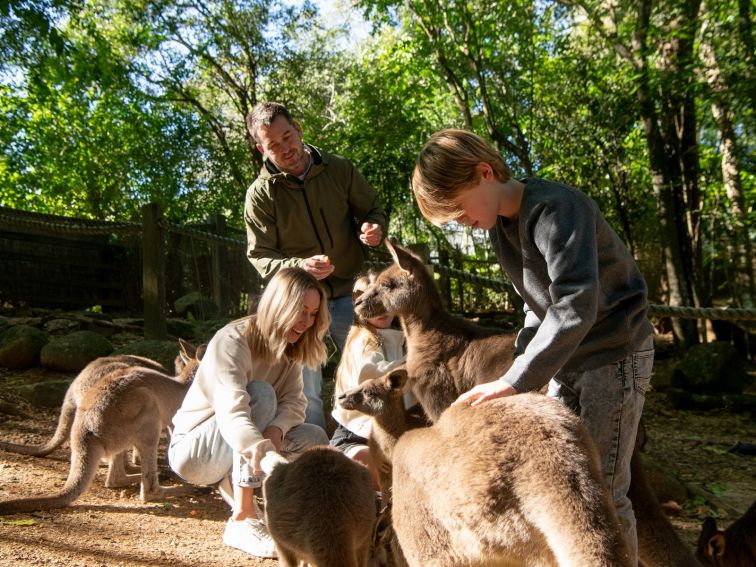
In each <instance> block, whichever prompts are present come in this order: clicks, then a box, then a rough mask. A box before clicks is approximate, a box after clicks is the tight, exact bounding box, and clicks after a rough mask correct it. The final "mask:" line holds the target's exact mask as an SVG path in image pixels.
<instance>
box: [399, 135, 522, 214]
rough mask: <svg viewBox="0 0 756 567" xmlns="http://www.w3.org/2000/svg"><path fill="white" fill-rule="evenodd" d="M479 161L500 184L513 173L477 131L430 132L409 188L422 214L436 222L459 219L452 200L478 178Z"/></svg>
mask: <svg viewBox="0 0 756 567" xmlns="http://www.w3.org/2000/svg"><path fill="white" fill-rule="evenodd" d="M481 162H484V163H487V164H488V165H490V166H491V168H492V169H493V171H494V173H495V174H496V177H497V179H498V180H499V181H501V182H502V183H506V182H507V181H509V179H510V177H511V176H512V173H511V171H510V170H509V168H508V167H507V165H506V164H505V163H504V160H503V159H502V158H501V156H500V155H499V153H498V152H497V151H496V150H495V149H494V148H493V146H491V144H489V143H488V142H487V141H486V140H484V139H483V138H481V137H480V136H478V135H477V134H474V133H472V132H470V131H469V130H459V129H455V128H449V129H446V130H441V131H439V132H436V133H435V134H433V135H432V136H431V137H430V139H429V140H428V141H427V142H426V143H425V146H424V147H423V149H422V150H421V151H420V155H419V156H418V157H417V162H416V163H415V170H414V171H413V172H412V191H413V192H414V193H415V199H417V205H418V206H419V207H420V212H422V213H423V216H424V217H425V218H427V219H428V220H429V221H431V222H432V223H433V224H436V225H441V224H443V223H445V222H449V221H450V220H454V219H456V218H458V217H459V215H460V214H461V213H462V211H461V210H460V209H459V206H458V205H457V204H456V203H455V202H454V200H455V199H456V198H457V196H458V195H459V194H460V193H461V192H462V191H463V190H465V189H467V188H469V187H470V186H471V185H474V184H475V183H477V182H479V181H480V180H479V179H478V173H477V170H476V166H477V165H478V164H479V163H481Z"/></svg>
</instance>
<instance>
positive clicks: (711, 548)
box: [704, 532, 727, 558]
mask: <svg viewBox="0 0 756 567" xmlns="http://www.w3.org/2000/svg"><path fill="white" fill-rule="evenodd" d="M726 543H727V542H726V540H725V536H724V534H723V533H722V532H718V533H716V534H715V535H713V536H712V537H711V538H709V541H708V542H707V543H706V549H705V550H704V554H705V555H706V557H711V558H715V557H722V556H723V555H724V553H725V546H726Z"/></svg>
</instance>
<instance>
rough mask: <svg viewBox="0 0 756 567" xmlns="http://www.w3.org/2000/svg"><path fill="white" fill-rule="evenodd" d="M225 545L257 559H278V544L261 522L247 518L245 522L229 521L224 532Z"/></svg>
mask: <svg viewBox="0 0 756 567" xmlns="http://www.w3.org/2000/svg"><path fill="white" fill-rule="evenodd" d="M223 543H225V544H226V545H228V546H229V547H235V548H236V549H241V550H242V551H244V552H245V553H249V554H250V555H254V556H255V557H265V558H271V559H276V558H277V557H278V554H277V553H276V544H275V543H273V538H272V537H270V534H269V533H268V528H266V527H265V524H263V523H262V522H261V521H260V520H257V519H252V518H247V519H245V520H232V519H229V520H228V522H227V523H226V530H225V531H224V532H223Z"/></svg>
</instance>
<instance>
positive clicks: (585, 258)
mask: <svg viewBox="0 0 756 567" xmlns="http://www.w3.org/2000/svg"><path fill="white" fill-rule="evenodd" d="M599 214H600V213H599V212H598V210H597V209H593V208H589V207H587V206H585V205H584V204H583V203H581V202H579V201H577V200H562V201H560V203H559V208H558V210H557V208H556V207H552V208H549V207H546V206H544V207H542V208H541V209H539V210H538V211H537V212H536V213H535V217H534V218H533V219H530V222H531V223H532V225H531V230H530V234H532V235H533V237H534V238H533V243H532V244H535V246H536V248H537V249H538V251H539V252H540V254H541V255H542V256H543V258H544V260H545V265H546V270H547V272H548V278H549V281H550V282H551V285H550V286H549V288H548V293H549V295H550V296H551V305H550V306H549V308H548V309H547V310H546V314H545V316H544V318H543V321H542V322H541V324H540V325H539V326H538V329H537V330H536V332H535V333H534V334H533V337H532V339H531V340H530V342H529V343H528V345H527V347H526V348H525V350H524V352H523V353H522V354H521V355H520V356H518V357H517V358H515V361H514V363H513V364H512V366H511V367H510V369H509V370H508V371H507V373H506V374H505V375H504V376H503V377H502V378H503V379H504V380H505V381H506V382H508V383H509V384H511V386H512V387H514V389H515V390H517V391H518V392H525V391H530V390H537V389H539V388H540V387H542V386H543V385H544V384H546V383H547V382H548V381H549V380H550V379H551V378H552V377H553V376H554V375H555V374H556V373H557V372H558V371H559V370H560V369H561V368H562V367H563V366H564V365H565V364H566V363H567V361H568V360H569V359H570V357H571V356H572V354H573V353H574V351H575V349H576V348H577V347H578V345H579V344H580V343H581V342H582V340H583V339H584V338H585V336H586V334H587V333H588V331H589V330H590V329H591V327H592V326H593V324H594V322H595V320H596V314H597V310H598V294H599V293H600V289H599V277H598V249H597V241H596V216H597V215H599Z"/></svg>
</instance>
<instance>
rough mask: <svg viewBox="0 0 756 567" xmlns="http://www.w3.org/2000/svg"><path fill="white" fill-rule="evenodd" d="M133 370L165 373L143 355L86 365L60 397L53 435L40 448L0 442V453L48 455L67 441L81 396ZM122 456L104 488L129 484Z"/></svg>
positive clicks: (113, 461)
mask: <svg viewBox="0 0 756 567" xmlns="http://www.w3.org/2000/svg"><path fill="white" fill-rule="evenodd" d="M187 345H188V343H187ZM134 367H141V368H149V369H151V370H155V371H157V372H161V373H163V374H167V373H168V371H167V370H166V369H165V367H164V366H163V365H162V364H160V363H158V362H155V361H154V360H150V359H149V358H145V357H142V356H135V355H130V354H124V355H116V356H102V357H100V358H97V359H95V360H93V361H92V362H90V363H89V364H87V365H86V366H85V367H84V368H83V369H82V370H81V372H79V374H78V375H77V376H76V378H74V380H73V382H71V384H70V385H69V386H68V389H67V390H66V395H65V397H64V398H63V405H62V406H61V408H60V416H59V417H58V426H57V428H56V429H55V433H53V436H52V437H51V438H50V439H49V440H48V441H46V442H45V443H42V444H41V445H21V444H18V443H8V442H4V441H0V450H3V451H9V452H11V453H19V454H21V455H31V456H34V457H45V456H47V455H49V454H50V453H52V452H53V451H54V450H55V449H57V448H58V447H60V446H61V445H63V443H64V442H65V440H66V439H67V438H68V435H69V433H70V431H71V424H72V423H73V420H74V416H75V414H76V409H77V408H78V407H79V404H80V403H81V400H82V399H83V398H84V395H85V394H86V393H87V392H88V391H89V390H90V389H91V388H92V386H93V385H94V384H96V383H97V382H99V381H100V379H101V378H102V377H103V376H108V375H110V374H112V373H113V372H116V371H118V370H124V369H128V368H134ZM125 457H126V452H124V453H123V454H122V455H121V456H120V457H114V458H113V459H111V460H110V462H109V466H108V474H107V477H106V480H105V486H107V487H109V488H117V487H120V486H126V485H128V484H129V482H130V480H129V479H128V477H127V476H126V466H125V460H124V459H125Z"/></svg>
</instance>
